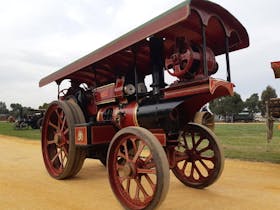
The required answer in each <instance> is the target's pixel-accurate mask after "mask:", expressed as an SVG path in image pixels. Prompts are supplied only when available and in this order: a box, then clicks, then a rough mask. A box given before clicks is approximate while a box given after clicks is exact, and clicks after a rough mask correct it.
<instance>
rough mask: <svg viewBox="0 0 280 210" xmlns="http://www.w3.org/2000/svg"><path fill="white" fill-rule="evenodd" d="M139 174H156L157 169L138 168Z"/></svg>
mask: <svg viewBox="0 0 280 210" xmlns="http://www.w3.org/2000/svg"><path fill="white" fill-rule="evenodd" d="M137 173H138V174H156V169H148V168H137Z"/></svg>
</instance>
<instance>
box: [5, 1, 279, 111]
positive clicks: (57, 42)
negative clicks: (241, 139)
mask: <svg viewBox="0 0 280 210" xmlns="http://www.w3.org/2000/svg"><path fill="white" fill-rule="evenodd" d="M181 2H182V0H153V1H150V0H141V1H139V0H138V1H136V0H102V1H100V0H79V1H76V0H66V1H65V0H25V1H20V0H9V1H4V0H0V5H1V7H0V72H1V76H0V101H2V102H5V103H6V105H7V107H8V108H9V106H10V104H11V103H20V104H22V105H23V106H28V107H29V106H30V107H33V108H38V106H39V105H42V104H43V103H45V102H47V103H49V102H51V101H53V100H55V99H56V96H57V86H56V84H55V83H52V84H49V85H47V86H44V87H42V88H39V86H38V83H39V81H40V79H41V78H43V77H45V76H47V75H49V74H50V73H53V72H54V71H57V70H58V69H60V68H62V67H64V66H65V65H67V64H69V63H71V62H73V61H75V60H77V59H78V58H80V57H82V56H84V55H86V54H88V53H90V52H92V51H94V50H95V49H97V48H99V47H101V46H103V45H105V44H106V43H108V42H110V41H112V40H113V39H115V38H117V37H119V36H121V35H122V34H124V33H126V32H128V31H130V30H132V29H133V28H136V27H137V26H139V25H142V24H143V23H144V22H146V21H148V20H150V19H151V18H153V17H155V16H158V15H159V14H161V13H163V12H165V11H166V10H168V9H170V8H172V7H173V6H176V5H177V4H178V3H181ZM213 2H215V3H218V4H220V5H221V6H223V7H224V8H226V9H227V10H228V11H229V12H230V13H232V14H233V15H234V16H235V17H236V18H237V19H238V20H239V21H240V22H241V23H242V24H243V25H244V26H245V28H246V29H247V31H248V34H249V38H250V46H249V48H247V49H243V50H240V51H236V52H233V53H230V61H231V74H232V82H233V83H235V85H236V88H235V91H236V92H237V93H239V94H240V95H241V96H242V99H243V100H245V99H246V98H248V97H249V96H250V95H252V94H253V93H258V94H259V95H260V94H261V92H262V91H263V90H264V89H265V88H266V87H267V86H268V85H271V86H272V87H273V88H275V89H276V90H277V94H278V95H279V96H280V81H279V80H276V79H275V78H274V75H273V71H272V69H271V68H270V62H271V61H278V60H279V61H280V38H279V34H280V12H279V6H280V1H277V0H266V1H255V0H246V1H244V0H234V1H233V0H232V1H228V0H227V1H225V0H213ZM220 71H221V72H223V71H225V70H220ZM217 76H220V77H222V78H223V79H225V76H224V75H223V74H219V75H217Z"/></svg>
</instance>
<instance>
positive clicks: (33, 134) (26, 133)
mask: <svg viewBox="0 0 280 210" xmlns="http://www.w3.org/2000/svg"><path fill="white" fill-rule="evenodd" d="M0 135H7V136H16V137H20V138H26V139H30V140H40V139H41V132H40V129H31V128H29V129H22V130H15V129H14V128H13V123H8V122H0Z"/></svg>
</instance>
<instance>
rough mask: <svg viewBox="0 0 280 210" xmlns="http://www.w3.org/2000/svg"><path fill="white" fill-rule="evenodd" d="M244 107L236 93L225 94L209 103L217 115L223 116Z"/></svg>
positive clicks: (234, 112) (239, 110) (235, 112)
mask: <svg viewBox="0 0 280 210" xmlns="http://www.w3.org/2000/svg"><path fill="white" fill-rule="evenodd" d="M243 108H244V103H243V101H242V99H241V97H240V95H239V94H238V93H236V92H235V93H234V95H233V96H226V97H222V98H218V99H215V100H214V101H212V102H211V103H210V109H211V110H212V111H213V112H214V113H215V114H217V115H222V116H224V117H226V116H228V115H233V114H237V113H239V112H241V111H242V109H243Z"/></svg>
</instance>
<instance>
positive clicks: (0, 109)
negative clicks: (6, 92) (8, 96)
mask: <svg viewBox="0 0 280 210" xmlns="http://www.w3.org/2000/svg"><path fill="white" fill-rule="evenodd" d="M8 113H9V110H8V109H7V106H6V103H5V102H2V101H0V114H8Z"/></svg>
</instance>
